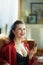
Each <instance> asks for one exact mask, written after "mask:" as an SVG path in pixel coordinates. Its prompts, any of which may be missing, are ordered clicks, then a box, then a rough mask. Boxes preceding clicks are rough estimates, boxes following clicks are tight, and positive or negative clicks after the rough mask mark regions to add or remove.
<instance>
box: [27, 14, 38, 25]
mask: <svg viewBox="0 0 43 65" xmlns="http://www.w3.org/2000/svg"><path fill="white" fill-rule="evenodd" d="M27 22H28V23H29V24H37V15H36V14H29V16H28V21H27Z"/></svg>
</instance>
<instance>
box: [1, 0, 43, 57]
mask: <svg viewBox="0 0 43 65" xmlns="http://www.w3.org/2000/svg"><path fill="white" fill-rule="evenodd" d="M5 2H6V4H5ZM9 2H10V3H9ZM2 3H3V5H2ZM15 3H16V4H15ZM15 6H16V7H15ZM17 6H18V7H17ZM0 10H1V11H0V34H3V33H4V34H6V35H7V36H8V34H9V29H10V26H11V24H12V23H13V22H14V21H15V20H16V19H20V20H23V21H24V22H25V24H26V33H27V34H26V40H32V39H33V40H35V41H36V42H37V47H38V52H37V54H36V55H41V56H42V55H43V0H18V1H17V0H16V2H15V1H14V0H13V1H12V0H9V1H5V0H4V2H2V1H1V0H0ZM14 12H15V13H14ZM6 13H7V14H6ZM9 24H10V26H9Z"/></svg>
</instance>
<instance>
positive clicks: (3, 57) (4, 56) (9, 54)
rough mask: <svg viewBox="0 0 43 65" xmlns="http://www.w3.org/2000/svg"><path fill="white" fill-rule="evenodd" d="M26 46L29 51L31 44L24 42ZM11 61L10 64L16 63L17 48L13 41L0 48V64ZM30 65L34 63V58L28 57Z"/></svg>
mask: <svg viewBox="0 0 43 65" xmlns="http://www.w3.org/2000/svg"><path fill="white" fill-rule="evenodd" d="M24 47H25V48H26V49H27V51H28V53H29V45H28V44H27V42H24ZM1 63H3V64H5V63H9V64H10V65H16V49H15V46H14V43H13V42H10V43H8V44H7V45H5V46H3V48H1V50H0V64H1ZM28 65H34V58H32V59H31V60H30V59H28Z"/></svg>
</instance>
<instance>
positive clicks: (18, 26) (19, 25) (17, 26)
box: [16, 24, 25, 28]
mask: <svg viewBox="0 0 43 65" xmlns="http://www.w3.org/2000/svg"><path fill="white" fill-rule="evenodd" d="M16 28H25V24H17V25H16Z"/></svg>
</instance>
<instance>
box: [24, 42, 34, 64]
mask: <svg viewBox="0 0 43 65" xmlns="http://www.w3.org/2000/svg"><path fill="white" fill-rule="evenodd" d="M24 43H25V47H27V49H28V54H29V53H30V48H29V44H28V43H27V42H24ZM34 62H35V57H34V56H33V57H32V59H28V64H29V65H34Z"/></svg>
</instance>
